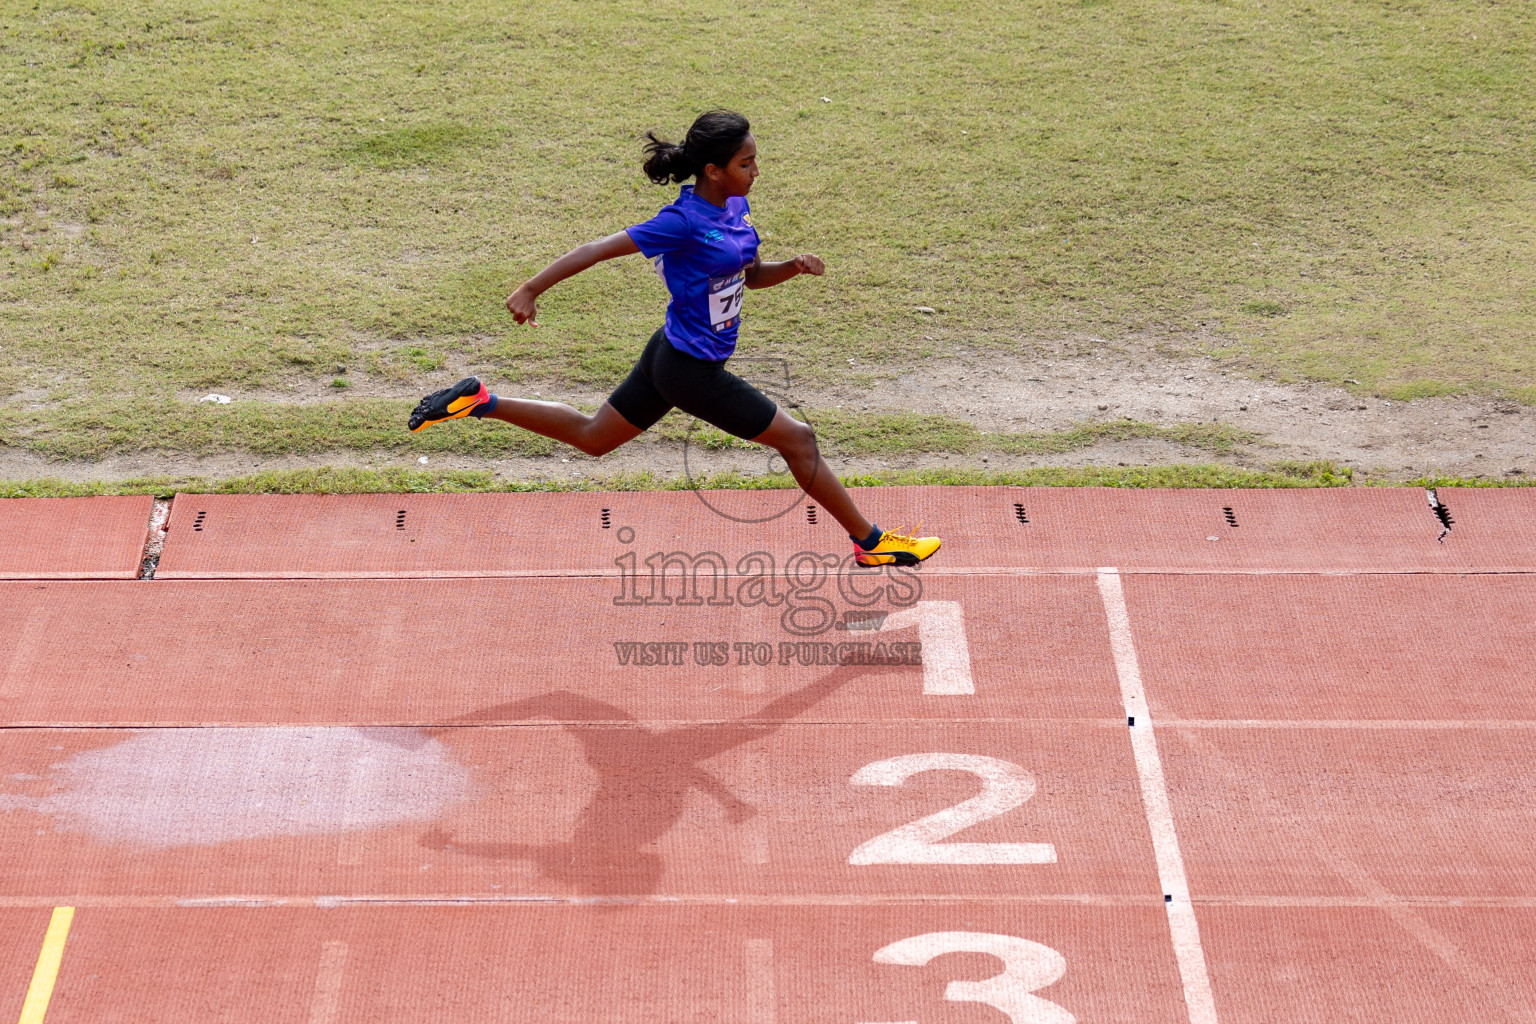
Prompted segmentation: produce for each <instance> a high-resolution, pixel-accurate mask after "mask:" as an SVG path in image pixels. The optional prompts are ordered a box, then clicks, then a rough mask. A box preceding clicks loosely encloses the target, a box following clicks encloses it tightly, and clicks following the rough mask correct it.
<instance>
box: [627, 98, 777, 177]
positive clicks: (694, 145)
mask: <svg viewBox="0 0 1536 1024" xmlns="http://www.w3.org/2000/svg"><path fill="white" fill-rule="evenodd" d="M751 130H752V125H751V124H749V123H748V122H747V119H746V118H745V117H742V116H741V115H740V114H738V113H736V112H735V111H734V110H710V111H707V112H705V113H703V114H700V115H699V116H698V119H697V120H695V121H694V122H693V127H692V128H689V129H688V134H687V135H686V136H684V137H683V141H682V142H680V143H679V142H667V141H666V140H664V139H658V138H657V137H656V133H655V132H646V133H645V137H646V138H647V139H649V140H650V141H648V142H647V143H646V144H645V176H646V177H647V178H650V179H651V180H652V181H654V182H655V183H656V184H658V185H665V184H666V183H667V182H668V181H672V182H683V181H687V180H688V179H689V178H691V177H693V176H694V175H696V174H698V173H700V172H702V171H703V170H704V167H705V165H707V164H714V165H715V166H716V167H724V166H725V165H726V164H728V163H730V162H731V157H733V156H735V155H736V151H737V150H739V149H741V144H742V143H743V142H745V141H746V138H747V133H748V132H750V131H751Z"/></svg>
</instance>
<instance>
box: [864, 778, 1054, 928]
mask: <svg viewBox="0 0 1536 1024" xmlns="http://www.w3.org/2000/svg"><path fill="white" fill-rule="evenodd" d="M941 770H949V771H962V772H970V773H971V774H972V775H974V776H976V777H977V778H979V779H980V780H981V785H982V789H981V792H980V793H978V794H976V795H975V796H973V797H971V798H970V799H969V800H966V801H965V802H964V803H958V804H956V805H955V806H953V807H946V808H945V809H944V810H942V811H939V812H938V813H937V814H930V815H928V816H927V817H926V818H919V819H917V820H916V821H914V822H912V823H910V824H907V825H903V826H901V827H900V828H896V829H892V830H891V831H889V832H886V833H885V834H884V835H878V836H875V838H873V839H871V840H869V841H868V842H864V843H860V844H859V845H858V846H857V847H856V848H855V849H854V851H853V853H851V854H849V856H848V863H849V864H1054V863H1056V847H1055V846H1054V845H1052V844H1051V843H945V842H940V840H943V839H947V838H949V837H950V836H952V835H954V834H955V833H956V832H959V831H961V830H962V829H967V828H970V827H971V826H972V825H977V824H980V823H981V822H983V821H989V820H990V819H992V818H995V817H997V816H998V815H1000V814H1005V813H1007V812H1008V811H1011V810H1013V809H1014V808H1015V807H1017V806H1019V805H1020V804H1022V803H1024V802H1025V801H1026V800H1028V799H1029V798H1030V797H1032V796H1034V795H1035V780H1034V777H1033V776H1031V775H1030V774H1029V772H1027V771H1025V770H1024V769H1023V768H1020V767H1019V766H1018V765H1016V764H1010V763H1009V762H1007V761H1000V760H998V759H997V758H995V757H982V756H980V755H979V754H906V755H903V756H902V757H890V758H886V759H885V760H884V761H876V762H875V763H874V764H867V765H865V766H864V767H863V768H860V769H859V770H858V771H857V772H855V773H854V774H853V778H852V779H850V780H849V781H850V782H851V783H853V785H855V786H899V785H901V784H902V783H903V782H906V781H907V779H908V778H910V777H911V776H913V775H916V774H918V773H919V772H933V771H941ZM944 934H950V933H948V932H946V933H944ZM954 934H961V933H958V932H956V933H954ZM914 941H915V940H914ZM898 945H899V943H898ZM887 948H891V949H893V948H895V947H887ZM1041 948H1044V947H1041ZM882 952H883V951H882Z"/></svg>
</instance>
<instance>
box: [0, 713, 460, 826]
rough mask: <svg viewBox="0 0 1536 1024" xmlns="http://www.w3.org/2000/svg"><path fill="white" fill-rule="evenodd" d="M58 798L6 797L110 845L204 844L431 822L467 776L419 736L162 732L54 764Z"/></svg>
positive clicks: (405, 732) (7, 806)
mask: <svg viewBox="0 0 1536 1024" xmlns="http://www.w3.org/2000/svg"><path fill="white" fill-rule="evenodd" d="M49 782H50V783H52V785H53V787H54V791H53V792H51V793H48V794H46V795H43V796H24V795H17V794H0V810H5V811H9V810H25V811H34V812H38V813H41V814H46V815H50V816H52V817H53V818H54V819H55V828H57V829H58V830H59V831H62V832H79V833H84V834H86V835H89V836H91V837H92V838H94V839H96V840H98V841H100V842H104V843H126V844H133V845H139V846H149V847H171V846H194V845H211V844H216V843H227V842H233V841H237V840H242V839H263V838H267V837H271V836H293V835H313V834H316V833H335V832H345V831H350V830H357V829H369V828H380V827H386V826H391V825H398V824H402V823H407V822H429V821H433V820H435V819H437V818H438V817H440V816H441V815H442V814H443V813H444V812H445V811H446V810H447V809H448V808H450V807H452V806H454V805H455V804H458V803H461V802H463V801H465V800H467V799H468V798H469V797H470V795H471V790H472V783H471V779H470V771H469V769H468V768H467V767H466V766H464V765H462V764H460V763H458V762H457V761H456V760H455V759H454V757H453V755H452V753H451V752H450V751H449V750H448V748H447V747H445V746H444V745H443V744H442V743H440V742H438V741H437V740H435V739H432V738H430V737H428V736H426V735H424V734H423V733H421V732H420V731H419V730H416V729H356V728H324V727H287V726H284V727H264V728H201V729H153V730H148V731H145V732H140V733H135V734H132V735H130V736H129V738H127V739H125V740H124V741H123V742H121V743H118V744H116V745H114V746H111V747H106V748H103V749H98V750H88V751H84V752H82V753H78V754H75V755H73V756H72V757H70V758H68V759H67V760H65V761H63V762H62V763H60V764H58V765H55V766H54V768H53V770H52V772H51V773H50V776H49Z"/></svg>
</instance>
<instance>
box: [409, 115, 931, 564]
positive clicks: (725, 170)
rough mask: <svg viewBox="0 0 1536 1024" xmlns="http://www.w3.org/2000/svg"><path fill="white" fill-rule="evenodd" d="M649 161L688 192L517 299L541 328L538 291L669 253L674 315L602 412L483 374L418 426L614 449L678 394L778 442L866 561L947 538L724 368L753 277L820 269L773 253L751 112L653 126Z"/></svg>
mask: <svg viewBox="0 0 1536 1024" xmlns="http://www.w3.org/2000/svg"><path fill="white" fill-rule="evenodd" d="M646 137H647V138H648V139H649V140H650V141H649V142H647V143H646V146H645V151H646V161H645V173H646V176H647V177H649V178H650V179H651V180H652V181H654V182H656V183H657V184H658V185H665V184H666V183H667V182H668V181H672V182H674V183H681V182H684V181H687V180H688V179H689V178H693V179H694V180H695V184H693V185H683V187H682V191H681V192H680V193H679V194H678V197H677V199H676V200H675V201H674V202H672V203H671V204H670V205H668V206H664V207H662V209H661V212H660V213H658V214H656V216H655V217H652V218H651V219H650V220H648V221H646V222H645V223H644V224H637V225H635V226H634V227H632V228H629V229H627V230H625V231H620V232H619V233H617V234H614V235H609V236H608V237H607V238H602V239H599V240H598V241H596V242H588V243H587V244H586V245H582V246H578V247H577V248H575V249H572V250H571V251H570V252H568V253H566V254H565V255H564V256H562V257H560V258H559V259H557V260H555V262H553V263H551V264H550V265H549V266H547V267H545V268H544V269H543V270H541V271H539V272H538V273H537V274H535V275H534V276H533V277H532V278H530V279H529V280H527V281H525V282H523V284H522V285H520V286H519V287H518V289H517V291H515V292H513V293H512V294H511V296H509V297H508V298H507V309H508V310H509V311H510V312H511V313H512V317H513V319H515V320H516V321H517V322H518V323H520V324H522V323H527V324H532V325H533V326H535V327H537V326H538V319H537V317H538V308H537V306H536V305H535V303H536V301H537V299H538V297H539V295H540V294H542V293H543V292H545V291H547V290H548V289H549V288H550V287H551V286H553V285H555V284H556V283H558V282H560V281H563V280H565V279H566V278H568V277H571V276H573V275H575V274H579V273H581V272H582V271H583V270H586V269H587V268H588V267H590V266H593V265H594V264H596V263H600V262H601V261H603V260H611V259H613V258H614V257H616V256H628V255H630V254H631V253H637V252H638V253H643V254H644V255H645V256H646V257H647V258H648V259H651V260H653V261H654V262H655V264H656V272H657V273H658V274H660V275H661V277H662V279H663V280H664V281H666V283H667V290H668V291H669V292H671V294H672V301H671V302H670V303H668V305H667V318H666V325H665V326H664V327H662V328H661V329H660V330H658V331H657V332H656V333H655V334H653V335H651V339H650V341H648V342H646V345H645V351H643V352H642V353H641V354H640V360H639V362H637V363H636V364H635V368H634V369H633V370H631V371H630V373H629V377H628V378H626V379H625V381H624V382H623V383H622V384H620V385H619V386H618V388H617V389H616V390H615V391H614V392H613V394H612V395H610V396H609V397H608V401H607V402H605V403H604V404H603V407H602V408H600V409H598V410H597V412H596V414H594V415H592V416H586V415H583V414H582V413H580V412H578V411H577V410H575V409H572V408H571V407H570V406H568V405H561V404H560V403H558V402H533V401H529V400H527V399H523V398H502V397H498V396H496V395H493V394H490V393H489V392H487V391H486V388H485V385H483V384H481V383H480V379H479V378H478V377H469V378H466V379H465V380H461V381H459V383H457V384H455V385H454V386H453V387H451V388H446V389H444V390H442V391H438V392H435V393H434V394H430V395H428V396H427V397H426V398H423V399H422V400H421V402H420V403H419V404H418V405H417V406H416V410H415V411H414V412H412V413H411V418H410V428H411V430H412V431H419V430H424V429H425V428H427V427H429V426H431V425H432V424H434V423H441V422H442V421H444V420H451V419H458V418H459V417H461V416H475V417H485V416H489V417H490V418H491V419H497V420H502V421H504V422H507V423H512V424H515V425H517V426H519V427H522V428H523V429H525V430H531V431H533V432H535V433H537V434H542V435H544V436H545V437H551V438H554V439H555V440H556V441H562V442H564V443H565V444H568V445H571V446H572V447H574V448H579V449H581V450H582V451H584V452H586V453H587V454H588V455H604V454H606V453H608V452H611V451H613V450H614V449H615V448H617V447H619V445H621V444H623V443H625V442H626V441H630V440H633V439H634V438H636V437H638V436H640V435H641V434H642V433H644V432H645V431H646V430H647V429H649V428H650V427H651V426H652V425H653V424H654V423H655V422H656V421H657V420H659V419H661V417H662V416H664V415H665V414H666V413H667V411H668V410H669V409H671V408H673V407H674V406H675V407H677V408H679V409H681V410H683V411H684V412H686V413H688V414H689V415H691V416H696V417H698V418H699V419H701V420H703V421H705V422H706V423H710V424H713V425H714V426H716V427H719V428H720V429H721V430H723V431H725V432H726V433H728V434H734V435H736V436H737V437H741V438H745V439H747V440H749V441H755V442H757V443H758V444H761V445H765V446H767V447H769V448H776V449H778V451H779V453H780V454H781V455H783V456H784V461H785V463H787V464H788V466H789V471H790V472H791V473H792V474H794V477H795V481H796V482H797V483H798V484H799V485H800V486H801V487H802V488H804V490H805V492H806V494H808V495H809V496H810V497H811V498H813V499H814V500H815V501H816V502H817V503H819V504H820V505H821V506H822V507H823V508H825V509H826V510H827V511H828V512H830V513H831V514H832V516H833V518H835V519H836V520H837V521H838V522H839V523H840V524H841V525H842V527H843V529H845V530H847V531H848V536H849V538H850V539H851V540H852V541H853V542H854V554H855V556H856V558H857V560H858V562H859V563H860V564H861V565H887V564H892V563H894V564H897V565H916V564H917V563H918V562H921V561H922V560H923V559H925V558H927V557H928V556H929V555H931V554H933V553H934V552H935V551H937V550H938V549H939V538H937V537H907V536H902V535H900V534H896V533H892V532H890V531H888V530H881V529H880V528H879V527H878V526H876V525H875V524H873V523H871V522H870V521H869V520H867V519H865V518H864V517H863V516H862V515H861V514H860V513H859V510H858V509H857V508H855V507H854V504H853V500H852V499H851V498H850V497H849V496H848V492H847V491H846V490H844V489H843V485H842V482H841V481H839V480H838V479H837V475H836V474H835V473H833V472H832V468H831V467H830V466H828V465H827V462H826V460H825V459H823V458H822V457H821V453H820V452H819V451H818V450H817V448H816V435H815V434H814V433H813V432H812V430H811V428H810V427H808V426H806V425H805V424H804V423H802V422H800V421H799V420H797V419H795V418H794V417H792V416H790V415H789V414H788V413H786V412H784V410H782V409H780V408H779V407H778V406H776V405H774V403H773V402H772V401H771V400H770V399H769V398H768V397H767V396H766V395H764V394H763V393H762V392H760V391H758V390H757V389H756V388H754V387H753V386H752V385H750V384H748V383H747V382H746V381H744V380H742V379H741V378H740V377H737V376H736V375H735V374H733V373H731V372H730V371H728V370H727V369H726V368H725V363H726V360H727V359H729V358H730V356H731V353H732V352H734V351H735V349H736V332H737V329H738V328H739V327H740V325H741V304H742V302H741V300H742V294H743V291H742V290H743V288H771V287H773V286H774V285H776V284H782V283H783V282H785V281H788V280H789V279H790V278H792V277H795V276H797V275H799V274H815V275H820V274H821V273H822V272H823V270H824V267H823V266H822V262H821V260H820V259H819V258H818V257H816V256H812V255H810V254H809V253H807V254H805V255H802V256H796V257H795V258H794V259H792V260H784V261H782V262H778V263H764V262H763V260H762V257H760V256H759V255H758V252H757V246H758V237H757V231H756V229H755V228H753V227H752V216H751V212H750V209H749V207H748V206H747V198H746V197H747V193H748V192H750V191H751V190H752V182H753V181H754V180H755V179H756V178H757V175H758V170H757V143H756V141H755V140H754V139H753V138H752V134H751V131H750V125H748V123H747V119H746V118H745V117H742V116H741V115H740V114H736V113H732V112H730V111H727V110H711V111H710V112H709V113H707V114H702V115H700V116H699V119H698V120H696V121H694V122H693V127H692V128H689V129H688V135H687V137H686V138H685V139H684V140H683V142H682V143H681V144H678V145H674V144H673V143H670V142H663V141H662V140H660V139H658V138H657V137H656V135H655V134H654V133H652V132H647V133H646Z"/></svg>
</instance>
